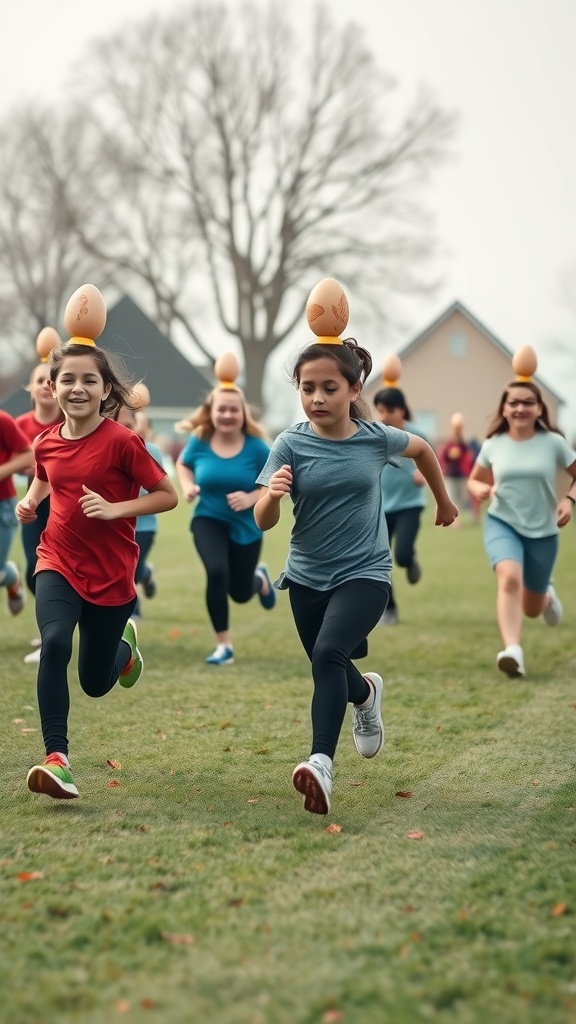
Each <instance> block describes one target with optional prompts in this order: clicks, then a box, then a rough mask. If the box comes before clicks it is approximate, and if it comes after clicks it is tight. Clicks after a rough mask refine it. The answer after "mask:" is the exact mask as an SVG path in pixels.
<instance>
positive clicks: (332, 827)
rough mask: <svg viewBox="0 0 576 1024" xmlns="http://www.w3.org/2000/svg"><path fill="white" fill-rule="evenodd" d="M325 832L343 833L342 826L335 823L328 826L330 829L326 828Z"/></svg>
mask: <svg viewBox="0 0 576 1024" xmlns="http://www.w3.org/2000/svg"><path fill="white" fill-rule="evenodd" d="M324 831H325V832H341V831H342V825H335V824H334V823H333V824H332V825H328V827H327V828H325V829H324Z"/></svg>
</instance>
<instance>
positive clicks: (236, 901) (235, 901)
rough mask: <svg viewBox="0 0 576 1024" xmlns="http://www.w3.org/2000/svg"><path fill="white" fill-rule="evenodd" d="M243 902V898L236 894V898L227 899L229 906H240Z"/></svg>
mask: <svg viewBox="0 0 576 1024" xmlns="http://www.w3.org/2000/svg"><path fill="white" fill-rule="evenodd" d="M243 903H244V900H243V899H242V897H241V896H237V897H236V899H232V900H228V906H229V907H241V906H242V904H243Z"/></svg>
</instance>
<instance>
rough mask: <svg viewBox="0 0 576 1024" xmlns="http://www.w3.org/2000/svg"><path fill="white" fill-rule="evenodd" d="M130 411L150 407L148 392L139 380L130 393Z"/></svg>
mask: <svg viewBox="0 0 576 1024" xmlns="http://www.w3.org/2000/svg"><path fill="white" fill-rule="evenodd" d="M130 405H131V407H132V409H145V408H146V406H147V405H150V392H149V390H148V388H147V387H146V384H145V383H144V381H143V380H139V381H138V383H137V384H135V385H134V387H133V388H132V389H131V391H130Z"/></svg>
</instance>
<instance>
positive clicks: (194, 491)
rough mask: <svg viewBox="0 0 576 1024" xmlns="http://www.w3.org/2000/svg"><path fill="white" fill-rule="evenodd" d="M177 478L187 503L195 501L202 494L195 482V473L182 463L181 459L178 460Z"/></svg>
mask: <svg viewBox="0 0 576 1024" xmlns="http://www.w3.org/2000/svg"><path fill="white" fill-rule="evenodd" d="M176 477H177V479H178V483H179V484H180V490H181V491H182V494H183V496H184V498H185V499H186V501H194V498H197V497H198V495H199V494H200V488H199V487H198V484H197V483H196V481H195V480H194V473H193V472H192V470H191V469H189V467H188V466H185V465H184V463H183V462H181V460H180V457H178V458H177V459H176Z"/></svg>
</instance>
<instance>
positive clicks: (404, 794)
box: [394, 789, 412, 800]
mask: <svg viewBox="0 0 576 1024" xmlns="http://www.w3.org/2000/svg"><path fill="white" fill-rule="evenodd" d="M394 796H401V797H402V798H403V799H404V800H407V799H408V798H409V797H411V796H412V793H411V792H410V790H409V789H399V790H398V791H397V792H396V793H395V794H394Z"/></svg>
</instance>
